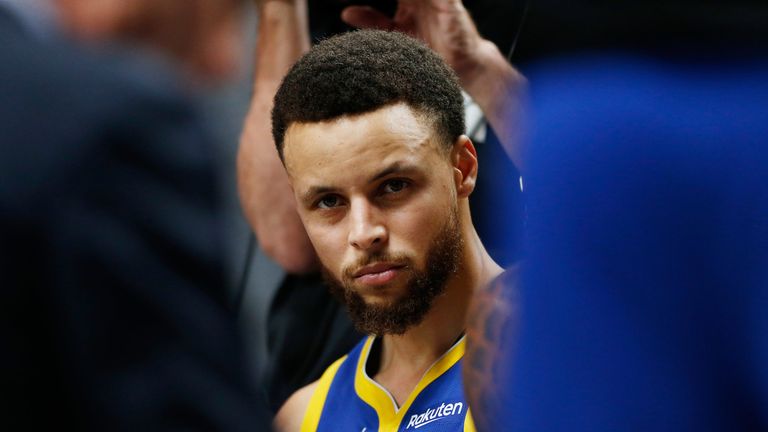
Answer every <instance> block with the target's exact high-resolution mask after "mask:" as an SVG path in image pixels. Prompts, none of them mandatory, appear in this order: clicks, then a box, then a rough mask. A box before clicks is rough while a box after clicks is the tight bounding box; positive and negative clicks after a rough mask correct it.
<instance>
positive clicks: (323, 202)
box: [317, 195, 339, 209]
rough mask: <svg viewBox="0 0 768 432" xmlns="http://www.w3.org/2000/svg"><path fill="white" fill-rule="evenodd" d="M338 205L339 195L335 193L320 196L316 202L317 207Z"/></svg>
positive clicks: (323, 207) (324, 207) (327, 207)
mask: <svg viewBox="0 0 768 432" xmlns="http://www.w3.org/2000/svg"><path fill="white" fill-rule="evenodd" d="M338 205H339V197H337V196H335V195H328V196H325V197H322V198H320V200H319V201H318V202H317V207H318V208H321V209H329V208H333V207H336V206H338Z"/></svg>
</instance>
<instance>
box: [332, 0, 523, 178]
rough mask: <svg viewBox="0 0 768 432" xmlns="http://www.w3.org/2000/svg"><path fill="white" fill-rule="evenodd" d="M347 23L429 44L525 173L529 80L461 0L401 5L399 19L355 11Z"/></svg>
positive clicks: (403, 0) (347, 13) (409, 0)
mask: <svg viewBox="0 0 768 432" xmlns="http://www.w3.org/2000/svg"><path fill="white" fill-rule="evenodd" d="M342 19H343V20H344V21H346V22H347V23H348V24H350V25H353V26H355V27H363V28H380V29H387V30H399V31H403V32H406V33H409V34H411V35H413V36H415V37H418V38H420V39H422V40H424V41H425V42H426V43H427V44H428V45H429V46H430V47H431V48H432V49H434V50H435V51H436V52H437V53H439V54H440V55H441V56H442V57H443V58H444V59H445V61H446V62H447V63H448V64H449V65H450V66H451V67H452V68H453V69H454V70H455V71H456V74H457V75H458V76H459V79H460V80H461V85H462V87H463V88H464V90H466V92H467V93H469V95H470V96H472V99H474V100H475V102H476V103H477V104H478V106H480V108H481V109H482V110H483V113H484V114H485V116H486V118H487V119H488V122H489V123H490V125H491V127H493V129H494V131H496V134H497V135H498V137H499V139H500V140H501V142H502V144H503V145H504V149H505V150H506V151H507V154H508V155H509V157H510V158H511V159H512V161H513V162H514V163H515V165H517V167H518V168H522V149H521V148H520V142H519V141H520V140H519V139H518V134H519V129H520V127H519V125H520V116H521V109H520V108H521V104H522V100H523V96H524V93H525V89H526V81H525V78H524V77H523V76H522V75H521V74H520V73H519V72H518V71H517V70H516V69H515V68H514V67H513V66H512V65H510V64H509V62H507V59H506V58H505V57H504V55H503V54H502V53H501V51H499V49H498V47H497V46H496V45H495V44H494V43H493V42H491V41H489V40H487V39H484V38H483V37H482V36H481V35H480V33H478V31H477V27H475V24H474V22H473V21H472V18H471V17H470V15H469V13H468V12H467V10H466V9H465V8H464V5H463V4H462V3H461V0H399V2H398V9H397V12H396V13H395V16H394V17H393V18H389V17H388V16H386V15H384V14H382V13H381V12H379V11H377V10H375V9H373V8H370V7H367V6H350V7H348V8H346V9H345V10H344V12H343V13H342Z"/></svg>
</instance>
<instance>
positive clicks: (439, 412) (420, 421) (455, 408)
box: [405, 402, 464, 429]
mask: <svg viewBox="0 0 768 432" xmlns="http://www.w3.org/2000/svg"><path fill="white" fill-rule="evenodd" d="M463 410H464V404H463V403H461V402H456V403H449V404H446V403H444V404H440V406H439V407H437V408H429V409H428V410H426V411H424V412H423V413H421V414H414V415H412V416H411V419H410V421H409V422H408V426H406V427H405V428H406V429H410V428H411V427H413V428H414V429H418V428H420V427H422V426H426V425H428V424H430V423H432V422H436V421H438V420H443V419H445V418H446V417H449V416H453V415H461V412H462V411H463Z"/></svg>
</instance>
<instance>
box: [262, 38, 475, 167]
mask: <svg viewBox="0 0 768 432" xmlns="http://www.w3.org/2000/svg"><path fill="white" fill-rule="evenodd" d="M399 102H404V103H406V104H407V105H408V106H409V107H411V108H412V109H414V110H415V111H416V112H417V113H418V114H422V115H425V116H426V118H428V119H430V120H432V122H433V127H434V128H435V131H436V132H437V134H438V137H439V138H440V139H441V141H443V142H444V143H445V145H446V146H448V147H449V146H451V145H452V144H453V143H454V142H455V140H456V138H458V137H459V136H460V135H462V134H463V133H464V129H465V126H464V105H463V97H462V95H461V87H460V85H459V80H458V78H457V77H456V74H455V73H454V72H453V70H451V68H450V67H449V66H448V65H447V64H446V63H445V62H444V61H443V59H442V58H441V57H440V56H439V55H438V54H437V53H435V52H434V51H432V50H431V49H429V48H428V47H427V46H426V45H424V44H423V43H422V42H420V41H418V40H416V39H413V38H411V37H409V36H407V35H405V34H403V33H398V32H386V31H380V30H357V31H352V32H348V33H343V34H341V35H337V36H334V37H331V38H329V39H326V40H324V41H322V42H320V43H318V44H317V45H315V46H314V47H312V49H311V50H310V51H309V52H308V53H307V54H306V55H304V57H302V58H301V59H300V60H299V61H298V62H297V63H296V64H295V65H293V67H292V68H291V70H290V71H289V72H288V74H287V75H286V76H285V78H283V82H282V83H281V85H280V88H279V89H278V91H277V94H276V95H275V104H274V108H273V109H272V135H273V137H274V139H275V144H276V145H277V151H278V153H279V154H280V158H281V159H282V158H283V145H284V138H285V133H286V131H287V129H288V127H289V126H290V125H291V124H292V123H295V122H301V123H304V122H322V121H325V120H331V119H335V118H339V117H342V116H345V115H355V114H363V113H368V112H372V111H376V110H377V109H379V108H383V107H385V106H388V105H392V104H395V103H399Z"/></svg>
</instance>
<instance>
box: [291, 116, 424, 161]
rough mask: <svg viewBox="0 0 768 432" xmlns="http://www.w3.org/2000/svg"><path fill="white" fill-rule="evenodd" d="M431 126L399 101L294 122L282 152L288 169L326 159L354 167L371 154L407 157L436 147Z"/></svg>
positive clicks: (385, 157) (383, 157)
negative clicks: (374, 108) (353, 112)
mask: <svg viewBox="0 0 768 432" xmlns="http://www.w3.org/2000/svg"><path fill="white" fill-rule="evenodd" d="M434 136H435V134H434V133H433V129H432V126H431V124H430V123H429V122H427V121H425V120H424V118H423V116H420V115H416V114H415V113H414V112H413V111H412V110H411V109H410V108H409V107H408V106H406V105H404V104H398V105H392V106H388V107H385V108H381V109H379V110H377V111H373V112H370V113H365V114H358V115H354V116H344V117H340V118H337V119H333V120H328V121H322V122H304V123H293V124H291V125H290V126H289V127H288V130H287V131H286V134H285V140H284V147H283V154H284V160H285V163H286V167H287V168H288V171H289V174H298V173H300V172H302V171H306V170H311V169H316V168H322V167H323V166H327V165H331V166H336V167H342V166H347V168H354V167H355V164H360V163H363V162H370V161H369V160H368V159H376V160H378V161H382V162H388V163H392V162H393V159H398V158H399V159H412V158H414V157H416V156H425V155H427V154H429V153H432V152H436V151H437V149H438V147H437V145H436V143H435V139H434Z"/></svg>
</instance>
